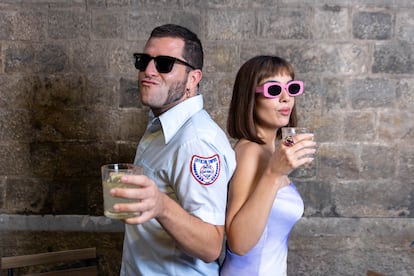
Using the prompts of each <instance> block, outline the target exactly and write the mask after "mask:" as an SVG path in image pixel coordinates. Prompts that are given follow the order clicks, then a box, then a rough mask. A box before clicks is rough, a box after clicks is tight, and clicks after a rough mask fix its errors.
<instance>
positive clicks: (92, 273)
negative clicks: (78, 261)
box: [23, 266, 98, 276]
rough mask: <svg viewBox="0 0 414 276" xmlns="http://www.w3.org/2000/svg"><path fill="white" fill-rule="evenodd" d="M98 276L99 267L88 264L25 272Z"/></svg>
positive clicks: (46, 275) (48, 275)
mask: <svg viewBox="0 0 414 276" xmlns="http://www.w3.org/2000/svg"><path fill="white" fill-rule="evenodd" d="M73 275H76V276H96V275H98V269H97V267H96V266H88V267H82V268H74V269H65V270H58V271H50V272H43V273H32V274H24V275H23V276H73Z"/></svg>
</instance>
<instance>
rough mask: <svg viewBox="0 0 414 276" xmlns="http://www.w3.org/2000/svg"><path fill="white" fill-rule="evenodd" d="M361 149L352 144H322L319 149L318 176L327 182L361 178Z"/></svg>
mask: <svg viewBox="0 0 414 276" xmlns="http://www.w3.org/2000/svg"><path fill="white" fill-rule="evenodd" d="M359 156H360V149H359V147H356V146H355V145H352V144H322V145H320V146H319V148H318V154H317V159H318V165H319V167H318V175H319V177H322V178H323V179H325V181H333V182H334V183H335V182H337V181H338V180H350V181H352V180H355V179H359V177H360V162H361V160H360V157H359Z"/></svg>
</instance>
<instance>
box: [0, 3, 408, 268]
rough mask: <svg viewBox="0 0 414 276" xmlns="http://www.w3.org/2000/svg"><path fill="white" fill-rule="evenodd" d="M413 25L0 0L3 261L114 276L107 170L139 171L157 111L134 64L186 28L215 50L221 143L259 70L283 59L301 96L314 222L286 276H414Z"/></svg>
mask: <svg viewBox="0 0 414 276" xmlns="http://www.w3.org/2000/svg"><path fill="white" fill-rule="evenodd" d="M413 18H414V2H412V0H341V1H339V0H318V1H316V0H259V1H257V0H246V1H242V0H226V1H217V0H212V1H203V0H194V1H192V0H172V1H159V0H153V1H145V0H67V1H63V0H0V156H1V158H0V255H2V256H9V255H15V254H26V253H34V252H44V251H51V250H60V249H71V248H81V247H89V246H96V247H97V249H98V255H99V256H100V261H99V263H100V269H101V274H102V275H116V274H117V273H118V270H119V261H120V258H121V251H122V231H123V226H122V224H120V223H119V222H116V221H111V220H109V219H105V218H104V217H102V191H101V188H100V172H99V167H100V165H102V164H104V163H108V162H130V161H132V160H133V156H134V153H135V147H136V145H137V142H138V140H139V138H140V137H141V135H142V133H143V131H144V127H145V122H146V120H147V112H148V109H147V108H145V107H142V106H141V105H140V103H139V101H138V93H139V91H138V89H137V85H136V74H137V72H136V70H135V69H134V67H133V64H132V53H133V52H136V51H141V50H142V48H143V45H144V43H145V41H146V39H147V38H148V35H149V32H150V31H151V30H152V29H153V28H154V27H155V26H157V25H160V24H163V23H177V24H182V25H184V26H187V27H189V28H190V29H192V30H193V31H195V32H196V33H198V34H199V36H200V38H201V40H202V42H203V44H204V47H205V68H204V70H203V71H204V79H203V82H202V85H201V93H202V94H203V95H204V99H205V103H206V109H207V110H208V111H209V112H210V113H211V114H212V116H213V118H214V119H215V120H216V121H217V122H218V123H219V124H220V125H221V126H222V127H223V128H224V127H225V124H226V118H227V110H228V106H229V102H230V97H231V88H232V85H233V81H234V77H235V74H236V71H237V70H238V68H239V67H240V65H241V64H242V63H243V62H244V61H246V60H247V59H249V58H251V57H253V56H254V55H257V54H275V55H280V56H281V57H284V58H286V59H287V60H289V61H291V62H292V63H293V65H294V67H295V69H296V73H297V78H298V79H302V80H304V81H305V94H304V95H303V96H301V97H300V98H299V99H298V109H299V113H300V124H301V125H306V126H311V127H313V128H314V129H315V134H316V140H317V141H318V142H319V150H318V157H317V160H316V162H315V165H314V166H313V167H311V168H310V169H309V170H307V172H306V173H305V174H302V175H299V174H296V175H293V176H292V177H293V178H294V180H295V182H296V183H297V186H298V189H299V190H300V192H301V194H302V196H303V198H304V201H305V215H304V218H303V219H302V220H301V221H300V222H299V223H298V225H297V226H296V227H295V229H294V231H293V233H292V236H291V240H290V244H289V246H290V251H289V260H288V263H289V268H288V270H289V275H365V272H366V270H367V269H374V270H377V271H380V272H383V273H385V274H386V275H414V245H413V244H412V242H413V241H414V180H413V169H414V146H413V144H414V143H413V142H414V108H413V107H414V54H413V53H414V20H413ZM232 142H233V141H232Z"/></svg>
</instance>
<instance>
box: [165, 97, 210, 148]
mask: <svg viewBox="0 0 414 276" xmlns="http://www.w3.org/2000/svg"><path fill="white" fill-rule="evenodd" d="M201 109H203V96H202V95H197V96H194V97H191V98H188V99H187V100H185V101H183V102H181V103H179V104H177V105H176V106H174V107H172V108H171V109H169V110H167V111H166V112H164V113H162V114H161V115H160V116H159V117H158V118H159V120H160V122H161V126H162V130H163V133H164V140H165V143H166V144H167V143H168V142H169V141H170V140H171V138H172V137H174V135H175V134H176V133H177V131H178V130H179V129H180V128H181V127H182V126H183V125H184V123H185V122H186V121H187V120H188V119H189V118H191V116H193V115H194V114H195V113H197V112H198V111H200V110H201Z"/></svg>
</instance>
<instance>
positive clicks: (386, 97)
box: [347, 78, 397, 110]
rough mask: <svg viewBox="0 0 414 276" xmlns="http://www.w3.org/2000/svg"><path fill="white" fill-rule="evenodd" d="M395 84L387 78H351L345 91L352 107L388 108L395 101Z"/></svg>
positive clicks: (357, 108)
mask: <svg viewBox="0 0 414 276" xmlns="http://www.w3.org/2000/svg"><path fill="white" fill-rule="evenodd" d="M396 86H397V85H396V81H395V80H393V79H389V78H364V79H353V80H352V81H350V82H349V85H348V86H347V91H348V93H349V97H350V100H351V105H352V108H353V109H356V110H361V109H371V108H381V107H382V108H388V107H390V103H393V102H395V101H396ZM391 105H392V104H391Z"/></svg>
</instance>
